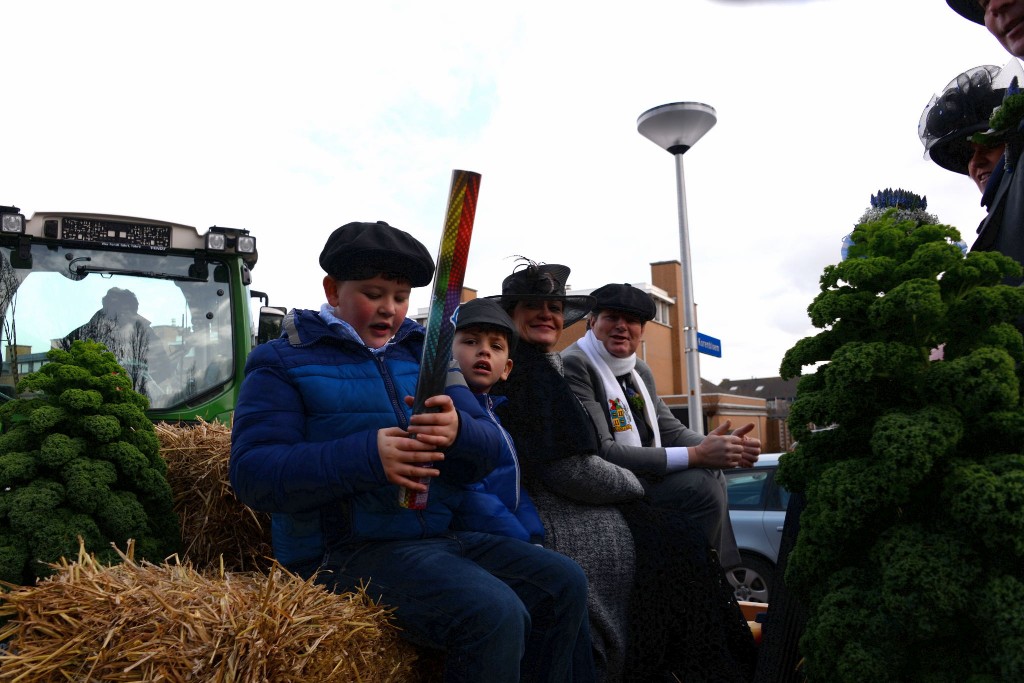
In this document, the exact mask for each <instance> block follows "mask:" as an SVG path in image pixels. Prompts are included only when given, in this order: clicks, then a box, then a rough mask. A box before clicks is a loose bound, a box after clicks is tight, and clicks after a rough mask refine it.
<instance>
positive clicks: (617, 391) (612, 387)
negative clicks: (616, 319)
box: [576, 330, 661, 446]
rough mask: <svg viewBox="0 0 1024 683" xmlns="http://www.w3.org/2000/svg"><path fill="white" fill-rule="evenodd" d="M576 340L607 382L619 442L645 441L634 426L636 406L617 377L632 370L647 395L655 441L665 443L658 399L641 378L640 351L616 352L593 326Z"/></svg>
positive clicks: (630, 444)
mask: <svg viewBox="0 0 1024 683" xmlns="http://www.w3.org/2000/svg"><path fill="white" fill-rule="evenodd" d="M576 344H577V346H579V347H580V348H581V349H583V353H585V354H587V358H589V359H590V363H591V365H593V366H594V369H595V370H597V374H598V375H600V377H601V381H602V382H603V383H604V392H605V396H607V398H608V405H607V406H606V409H607V410H608V416H609V418H610V422H611V425H612V433H613V435H614V437H615V441H616V443H621V444H624V445H626V446H642V445H643V444H642V443H641V442H640V433H639V432H638V431H637V430H636V428H635V427H634V426H633V422H634V418H633V413H632V408H631V407H630V405H629V401H627V400H626V394H625V392H624V391H623V390H622V385H621V384H619V381H618V380H617V379H616V377H621V376H622V375H626V374H628V375H630V376H631V377H632V378H633V384H634V385H635V386H636V388H637V389H638V390H639V391H640V395H641V396H643V398H644V412H646V413H647V424H649V425H650V426H651V431H652V432H653V433H654V445H655V446H661V434H660V433H659V430H658V418H657V415H656V414H655V412H654V401H652V400H651V396H650V393H649V392H648V391H647V385H646V384H644V381H643V380H642V379H640V375H639V374H638V373H637V371H636V354H635V353H632V354H630V355H629V356H628V357H626V358H617V357H616V356H613V355H612V354H610V353H608V349H606V348H604V344H602V343H601V341H600V340H599V339H598V338H597V337H595V336H594V331H593V330H587V333H586V334H585V335H583V338H582V339H580V340H579V341H578V342H576Z"/></svg>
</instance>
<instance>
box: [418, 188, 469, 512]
mask: <svg viewBox="0 0 1024 683" xmlns="http://www.w3.org/2000/svg"><path fill="white" fill-rule="evenodd" d="M479 193H480V174H479V173H474V172H472V171H460V170H457V169H456V170H454V171H452V181H451V189H450V190H449V192H448V210H447V212H446V214H445V221H444V230H443V231H442V232H441V245H440V246H439V247H438V250H437V268H436V270H435V271H434V289H433V292H432V293H431V297H430V311H429V313H428V314H427V323H426V328H427V331H426V336H425V338H424V340H423V356H422V357H421V359H420V374H419V378H418V379H417V381H416V396H415V397H414V400H413V406H412V413H413V415H417V414H419V413H423V412H427V411H428V410H430V409H428V408H426V407H425V406H424V405H423V403H424V401H426V400H427V399H428V398H430V397H431V396H437V395H438V394H441V393H444V387H445V377H446V375H447V372H448V359H449V358H450V357H451V353H452V340H453V339H454V338H455V323H454V321H453V320H452V316H453V314H454V313H455V309H456V308H458V306H459V302H460V300H461V299H462V283H463V280H464V279H465V276H466V261H467V260H468V258H469V242H470V238H471V237H472V236H473V219H474V217H475V216H476V200H477V196H478V195H479ZM432 466H433V465H432V464H427V465H424V467H432ZM418 481H419V483H421V484H424V485H426V486H429V485H430V477H420V479H419V480H418ZM427 494H428V491H422V492H421V491H413V490H411V489H407V488H404V487H403V488H402V489H400V491H399V494H398V502H399V504H400V505H401V506H402V507H406V508H410V509H412V510H422V509H424V508H425V507H426V506H427Z"/></svg>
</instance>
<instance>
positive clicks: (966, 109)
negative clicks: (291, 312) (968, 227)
mask: <svg viewBox="0 0 1024 683" xmlns="http://www.w3.org/2000/svg"><path fill="white" fill-rule="evenodd" d="M1014 78H1017V79H1018V80H1024V69H1021V66H1020V62H1019V61H1017V59H1016V58H1014V59H1011V60H1010V61H1009V62H1007V63H1006V65H1005V66H1003V67H998V66H995V65H992V64H985V65H982V66H976V67H974V68H972V69H968V70H967V71H965V72H963V73H962V74H960V75H958V76H957V77H956V78H954V79H953V80H951V81H950V82H949V83H947V84H946V87H945V88H943V89H942V91H941V92H940V93H939V94H937V95H933V96H932V98H931V99H930V100H929V101H928V104H927V105H926V106H925V108H924V111H923V112H922V113H921V119H920V121H919V122H918V124H917V135H918V137H919V138H920V139H921V144H922V145H924V155H925V158H927V159H931V160H932V161H934V162H935V163H936V164H938V165H939V166H940V167H942V168H944V169H946V170H947V171H953V172H954V173H959V174H961V175H965V176H968V177H969V178H970V179H971V180H973V181H974V184H975V185H976V186H977V187H978V192H981V193H984V192H985V186H986V185H987V184H988V180H989V178H990V177H991V176H992V172H993V171H994V170H995V169H996V167H997V166H998V165H999V163H1000V160H1001V158H1002V156H1003V150H1004V149H1005V148H1006V145H1004V144H1003V143H996V144H993V145H983V144H980V143H977V142H972V141H971V136H972V135H974V134H975V133H980V132H982V131H985V130H988V122H989V118H991V116H992V110H994V109H995V108H996V107H998V106H999V104H1000V103H1001V102H1002V101H1003V95H1005V94H1006V87H1007V86H1008V85H1010V83H1011V81H1012V80H1013V79H1014Z"/></svg>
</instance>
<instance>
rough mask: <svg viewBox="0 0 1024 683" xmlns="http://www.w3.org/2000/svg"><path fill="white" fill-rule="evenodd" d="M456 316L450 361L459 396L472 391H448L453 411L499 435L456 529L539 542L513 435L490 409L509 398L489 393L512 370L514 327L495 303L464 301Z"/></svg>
mask: <svg viewBox="0 0 1024 683" xmlns="http://www.w3.org/2000/svg"><path fill="white" fill-rule="evenodd" d="M455 316H456V317H455V339H454V341H453V342H452V357H453V359H454V360H455V361H456V362H457V365H458V367H459V369H460V370H461V372H462V376H463V377H464V378H465V381H466V384H467V385H468V387H469V390H471V391H472V395H471V396H468V398H463V397H464V396H465V395H468V394H469V393H470V392H469V391H467V390H466V389H456V388H449V389H448V392H447V393H449V394H450V395H451V396H452V400H453V401H454V402H455V406H456V408H459V409H460V410H465V411H466V412H468V413H470V414H473V413H474V412H476V413H480V414H481V415H482V416H483V417H484V418H485V419H488V420H490V421H492V422H494V424H495V425H497V426H498V429H500V430H501V436H502V441H501V453H500V458H499V460H498V465H497V466H496V467H495V468H494V470H493V471H492V472H491V473H490V474H488V475H487V476H486V477H484V478H483V479H481V480H480V481H478V482H476V483H473V484H469V485H468V486H467V487H466V489H467V490H466V494H465V496H464V497H463V500H462V505H461V506H460V507H459V509H458V511H457V512H456V517H455V525H456V527H457V528H460V529H470V530H473V531H486V532H489V533H492V534H501V535H503V536H511V537H512V538H518V539H520V540H523V541H529V542H531V543H537V544H540V543H543V541H544V524H543V522H541V520H540V515H538V514H537V508H536V507H535V506H534V504H533V501H532V500H531V499H530V496H529V494H528V493H527V492H526V490H525V489H523V488H522V487H521V486H520V476H519V459H518V458H517V457H516V449H515V445H514V444H513V442H512V437H511V436H510V435H509V433H508V432H506V431H505V429H504V427H501V422H500V421H499V420H498V416H497V415H495V414H494V410H493V408H495V407H496V406H499V405H501V404H502V403H504V402H505V401H507V400H508V399H507V398H505V397H504V396H491V395H490V393H489V392H490V391H491V387H493V386H494V385H495V384H497V383H498V382H500V381H501V380H504V379H507V378H508V373H509V372H511V370H512V359H511V358H509V355H510V354H511V353H512V350H513V349H514V348H515V345H516V342H517V340H518V335H517V334H516V330H515V323H514V322H512V318H510V317H509V315H508V313H506V312H505V309H503V308H502V307H501V306H500V305H499V304H498V302H497V301H494V300H493V299H473V300H472V301H467V302H466V303H464V304H462V305H461V306H459V308H458V309H457V310H456V313H455ZM467 401H468V404H467Z"/></svg>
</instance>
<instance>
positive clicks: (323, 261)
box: [320, 221, 434, 287]
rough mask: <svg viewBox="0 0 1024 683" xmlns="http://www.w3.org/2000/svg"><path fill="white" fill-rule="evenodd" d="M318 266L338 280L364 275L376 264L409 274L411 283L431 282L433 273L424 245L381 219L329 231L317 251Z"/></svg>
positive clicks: (385, 269) (390, 270) (428, 253)
mask: <svg viewBox="0 0 1024 683" xmlns="http://www.w3.org/2000/svg"><path fill="white" fill-rule="evenodd" d="M320 267H321V268H323V269H324V270H325V271H327V274H328V275H330V276H331V277H333V278H336V279H338V280H352V279H365V278H366V277H367V276H366V271H367V269H374V268H379V269H380V270H379V271H378V272H381V273H394V274H396V275H402V276H404V277H406V278H408V279H409V284H411V285H412V286H413V287H422V286H424V285H427V284H430V281H431V279H433V277H434V259H432V258H431V257H430V252H428V251H427V248H426V247H424V246H423V244H422V243H421V242H420V241H419V240H418V239H416V238H415V237H413V236H412V235H410V234H409V233H407V232H405V231H404V230H399V229H398V228H393V227H391V226H390V225H388V224H387V223H385V222H384V221H377V222H376V223H346V224H345V225H343V226H341V227H340V228H338V229H337V230H335V231H334V232H332V233H331V236H330V237H328V238H327V243H326V244H324V249H323V251H321V252H320ZM353 276H356V277H353ZM371 277H372V276H371Z"/></svg>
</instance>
